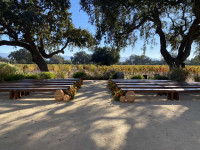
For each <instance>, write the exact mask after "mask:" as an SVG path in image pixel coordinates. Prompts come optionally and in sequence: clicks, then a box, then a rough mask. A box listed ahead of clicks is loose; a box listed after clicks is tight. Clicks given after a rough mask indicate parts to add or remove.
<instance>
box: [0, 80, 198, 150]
mask: <svg viewBox="0 0 200 150" xmlns="http://www.w3.org/2000/svg"><path fill="white" fill-rule="evenodd" d="M106 83H107V82H106V81H84V85H83V87H82V88H81V89H80V90H79V91H78V94H77V98H76V99H75V100H73V101H70V102H69V103H63V102H55V101H54V98H53V93H46V94H43V93H34V94H32V95H30V96H28V97H24V99H21V100H9V99H8V93H0V150H14V149H16V150H40V149H45V150H46V149H48V150H98V149H99V150H199V147H200V117H199V116H200V100H198V99H200V97H199V95H194V94H193V96H191V95H188V96H186V95H182V96H181V99H182V100H181V101H173V102H171V101H166V97H156V96H154V95H151V94H150V95H145V96H142V95H137V99H138V100H137V101H136V103H134V104H128V103H127V104H122V103H119V102H115V101H113V100H112V96H111V94H110V92H109V90H108V88H107V87H106ZM41 97H42V98H41Z"/></svg>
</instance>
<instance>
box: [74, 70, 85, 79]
mask: <svg viewBox="0 0 200 150" xmlns="http://www.w3.org/2000/svg"><path fill="white" fill-rule="evenodd" d="M86 76H87V74H86V73H85V72H82V71H78V72H75V73H74V74H73V75H72V77H73V78H80V79H83V78H84V77H86Z"/></svg>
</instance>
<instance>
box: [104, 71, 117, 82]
mask: <svg viewBox="0 0 200 150" xmlns="http://www.w3.org/2000/svg"><path fill="white" fill-rule="evenodd" d="M104 78H105V79H106V80H108V79H117V71H115V70H110V71H108V72H106V73H105V74H104Z"/></svg>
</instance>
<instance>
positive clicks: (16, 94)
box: [13, 91, 18, 99]
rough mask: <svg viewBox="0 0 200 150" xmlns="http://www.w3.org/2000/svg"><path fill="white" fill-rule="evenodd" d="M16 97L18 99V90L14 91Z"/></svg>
mask: <svg viewBox="0 0 200 150" xmlns="http://www.w3.org/2000/svg"><path fill="white" fill-rule="evenodd" d="M13 98H14V99H18V92H17V91H14V97H13Z"/></svg>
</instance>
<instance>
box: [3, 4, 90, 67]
mask: <svg viewBox="0 0 200 150" xmlns="http://www.w3.org/2000/svg"><path fill="white" fill-rule="evenodd" d="M69 9H70V1H69V0H58V1H48V0H47V1H44V0H34V1H32V0H26V1H24V0H21V1H19V0H15V1H6V0H0V36H2V35H4V36H5V37H7V38H4V39H0V46H2V45H9V46H19V47H22V48H25V49H27V50H28V51H30V53H31V55H32V59H33V61H34V62H35V63H36V64H37V65H38V66H39V68H40V70H41V71H48V67H47V64H46V62H45V60H44V58H51V57H52V56H53V55H56V54H59V53H64V50H65V48H66V47H68V46H78V47H80V48H82V47H87V48H88V47H91V46H92V45H93V44H94V39H93V37H92V35H91V34H90V33H89V31H87V30H82V29H77V28H75V27H74V25H73V24H72V19H71V14H70V13H69V12H68V10H69Z"/></svg>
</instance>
